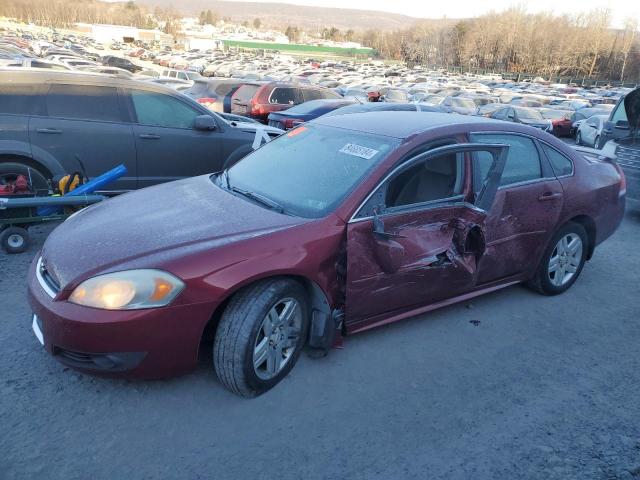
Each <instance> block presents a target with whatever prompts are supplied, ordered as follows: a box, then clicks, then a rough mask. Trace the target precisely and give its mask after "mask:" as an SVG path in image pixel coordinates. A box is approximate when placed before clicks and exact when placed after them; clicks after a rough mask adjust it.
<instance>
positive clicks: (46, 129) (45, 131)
mask: <svg viewBox="0 0 640 480" xmlns="http://www.w3.org/2000/svg"><path fill="white" fill-rule="evenodd" d="M36 132H38V133H62V130H59V129H57V128H38V129H36Z"/></svg>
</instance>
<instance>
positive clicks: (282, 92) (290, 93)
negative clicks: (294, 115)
mask: <svg viewBox="0 0 640 480" xmlns="http://www.w3.org/2000/svg"><path fill="white" fill-rule="evenodd" d="M300 97H301V95H300V91H299V90H298V89H297V88H288V87H287V88H280V87H278V88H274V89H273V92H271V96H270V97H269V103H276V104H279V105H286V104H289V105H296V104H298V103H301V101H302V100H301V98H300Z"/></svg>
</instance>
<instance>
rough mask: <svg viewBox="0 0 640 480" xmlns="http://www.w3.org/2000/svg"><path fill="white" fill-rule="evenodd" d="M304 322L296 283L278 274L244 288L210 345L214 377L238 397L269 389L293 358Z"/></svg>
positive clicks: (301, 293) (302, 291)
mask: <svg viewBox="0 0 640 480" xmlns="http://www.w3.org/2000/svg"><path fill="white" fill-rule="evenodd" d="M308 325H309V306H308V303H307V295H306V292H305V289H304V288H303V287H302V285H300V284H299V283H298V282H296V281H294V280H290V279H284V278H283V279H273V280H263V281H260V282H258V283H256V284H254V285H251V286H249V287H246V288H245V289H243V290H241V291H240V292H238V293H237V294H236V295H235V296H234V297H233V298H232V299H231V301H230V302H229V305H228V306H227V308H226V310H225V311H224V314H223V315H222V318H221V319H220V323H219V324H218V328H217V331H216V337H215V341H214V346H213V363H214V367H215V370H216V374H217V375H218V378H219V379H220V381H221V382H222V384H223V385H224V386H225V387H226V388H227V389H229V390H231V391H232V392H233V393H235V394H237V395H240V396H243V397H255V396H256V395H260V394H261V393H264V392H266V391H267V390H269V389H271V388H273V387H274V386H275V385H276V384H278V383H279V382H280V381H281V380H282V379H283V378H284V377H285V376H286V375H287V374H288V373H289V372H290V371H291V369H292V368H293V366H294V365H295V363H296V362H297V360H298V357H299V356H300V352H301V351H302V348H303V346H304V344H305V341H306V337H307V330H308Z"/></svg>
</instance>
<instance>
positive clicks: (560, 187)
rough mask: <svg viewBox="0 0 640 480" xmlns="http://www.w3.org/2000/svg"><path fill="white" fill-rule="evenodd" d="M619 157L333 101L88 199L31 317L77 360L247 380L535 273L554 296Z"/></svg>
mask: <svg viewBox="0 0 640 480" xmlns="http://www.w3.org/2000/svg"><path fill="white" fill-rule="evenodd" d="M624 204H625V184H624V176H623V174H622V172H621V170H620V169H619V168H618V167H617V166H616V165H615V164H612V163H609V162H608V161H606V160H604V159H602V158H599V157H597V156H594V157H586V156H584V154H579V153H578V152H576V151H574V150H572V149H571V148H570V147H568V146H566V145H565V144H563V143H562V142H560V141H559V140H557V139H555V138H554V137H553V136H551V135H549V134H547V133H544V132H542V131H540V130H537V129H534V128H531V127H526V126H523V125H517V124H513V123H506V122H499V121H493V120H488V119H482V118H477V117H475V118H474V117H461V116H459V115H447V114H441V113H417V114H416V113H415V112H372V113H362V114H353V115H337V116H332V117H328V118H323V117H321V118H319V119H317V120H315V121H313V122H311V123H309V124H305V125H303V126H301V127H298V128H297V129H295V130H292V131H290V132H289V133H287V134H285V135H283V136H281V137H279V138H278V139H277V140H275V141H273V142H271V143H269V144H267V145H265V146H263V147H262V148H260V149H258V150H257V151H255V152H254V153H252V154H251V155H249V156H247V157H245V158H244V159H243V160H242V161H240V162H239V163H237V164H236V165H234V166H233V167H231V168H230V169H228V170H226V171H224V172H221V173H219V174H214V175H207V176H201V177H195V178H191V179H187V180H182V181H179V182H174V183H171V184H164V185H159V186H155V187H151V188H147V189H144V190H140V191H137V192H133V193H130V194H126V195H122V196H120V197H117V198H114V199H111V200H109V201H106V202H103V203H101V204H98V205H95V206H93V207H90V208H87V209H85V210H82V211H81V212H79V213H77V214H76V215H74V216H73V217H71V218H70V219H68V220H67V221H66V222H65V223H63V224H62V225H61V226H60V227H58V228H57V229H56V230H55V231H54V232H53V233H52V234H51V235H50V236H49V238H48V240H47V241H46V243H45V245H44V247H43V249H42V252H41V253H40V254H39V255H38V256H37V257H36V259H35V260H34V262H33V265H32V266H31V269H30V272H29V300H30V303H31V307H32V309H33V312H34V315H33V323H32V326H33V330H34V332H35V333H36V336H37V337H38V339H39V340H40V341H41V342H42V343H43V344H44V346H45V348H46V350H47V351H48V352H49V353H50V354H51V355H53V356H54V357H55V358H56V359H58V360H59V361H60V362H62V363H63V364H65V365H68V366H71V367H74V368H77V369H81V370H83V371H87V372H94V373H100V374H106V375H114V376H127V377H137V378H140V377H147V378H148V377H165V376H169V375H177V374H181V373H184V372H188V371H190V370H192V369H193V368H194V367H195V366H196V362H197V358H198V350H199V347H200V345H201V344H202V341H203V340H204V339H206V338H207V337H210V338H213V339H214V346H213V366H214V367H215V371H216V373H217V375H218V377H219V378H220V381H221V382H222V383H223V384H224V385H225V386H226V387H227V388H228V389H230V390H232V391H233V392H235V393H237V394H240V395H244V396H253V395H256V394H260V393H262V392H264V391H266V390H268V389H270V388H271V387H273V386H274V385H275V384H277V383H278V382H279V381H280V380H281V379H282V378H283V377H284V376H285V375H286V374H287V373H288V372H289V371H290V370H291V368H293V366H294V364H295V363H296V360H297V359H298V356H299V355H300V351H301V349H302V348H303V346H305V344H307V345H308V346H309V347H310V348H313V349H317V350H318V351H320V352H326V350H327V349H328V348H330V347H331V346H332V345H336V344H339V343H340V342H341V338H342V335H344V334H352V333H356V332H361V331H363V330H367V329H369V328H373V327H376V326H378V325H383V324H386V323H390V322H394V321H397V320H401V319H403V318H407V317H410V316H413V315H417V314H421V313H424V312H427V311H430V310H433V309H435V308H438V307H441V306H444V305H449V304H451V303H454V302H459V301H464V300H468V299H470V298H473V297H476V296H478V295H482V294H483V293H487V292H491V291H494V290H497V289H499V288H503V287H506V286H509V285H513V284H517V283H520V282H527V283H528V284H529V285H530V286H531V287H532V288H534V289H535V290H537V291H539V292H541V293H543V294H546V295H554V294H559V293H562V292H564V291H565V290H567V289H568V288H569V287H570V286H571V285H572V284H573V283H574V282H575V281H576V279H577V278H578V276H579V275H580V272H581V270H582V268H583V267H584V264H585V261H586V260H588V259H589V258H591V256H592V255H593V253H594V249H595V247H596V246H597V245H598V244H600V243H601V242H602V241H603V240H605V239H606V238H607V237H609V236H610V235H611V234H612V233H613V232H614V231H615V230H616V228H617V227H618V225H619V224H620V222H621V219H622V216H623V213H624Z"/></svg>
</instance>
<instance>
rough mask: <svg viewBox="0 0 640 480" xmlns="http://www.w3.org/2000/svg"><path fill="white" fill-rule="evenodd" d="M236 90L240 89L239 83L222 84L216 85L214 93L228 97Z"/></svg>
mask: <svg viewBox="0 0 640 480" xmlns="http://www.w3.org/2000/svg"><path fill="white" fill-rule="evenodd" d="M236 88H238V84H237V83H220V84H218V85H216V87H215V90H214V91H215V92H216V95H220V96H226V95H228V94H230V93H231V92H233V90H235V89H236Z"/></svg>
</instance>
